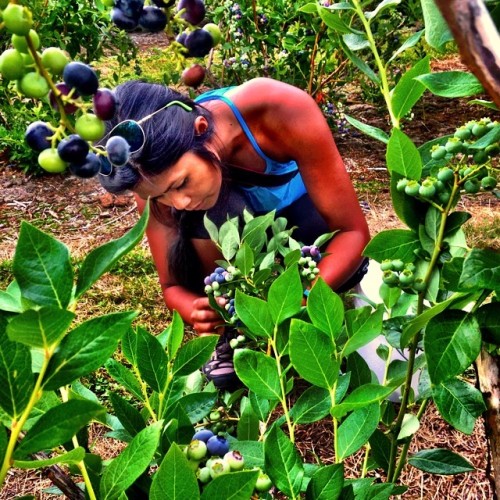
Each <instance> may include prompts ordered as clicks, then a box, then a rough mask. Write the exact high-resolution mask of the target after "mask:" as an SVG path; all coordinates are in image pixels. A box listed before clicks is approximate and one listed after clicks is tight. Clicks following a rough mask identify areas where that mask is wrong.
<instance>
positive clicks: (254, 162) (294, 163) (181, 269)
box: [99, 78, 369, 382]
mask: <svg viewBox="0 0 500 500" xmlns="http://www.w3.org/2000/svg"><path fill="white" fill-rule="evenodd" d="M116 97H117V99H118V102H119V103H120V106H119V109H118V113H117V117H116V118H115V123H114V124H111V125H115V124H116V123H117V122H121V121H123V120H128V119H132V120H136V121H137V120H140V119H142V122H141V126H142V129H143V130H144V136H145V141H144V145H143V146H142V147H141V148H140V150H139V151H137V152H136V153H135V154H133V155H132V157H131V159H130V161H129V164H127V165H126V166H124V167H121V168H114V169H113V171H112V172H111V175H109V176H104V175H100V176H99V177H100V180H101V183H102V184H103V186H104V187H105V188H106V189H107V190H108V191H111V192H120V191H124V190H127V189H130V190H132V191H133V192H134V194H135V198H136V200H137V205H138V208H139V210H140V211H142V210H143V209H144V206H145V204H146V200H147V199H148V198H149V199H150V200H151V202H152V216H151V219H150V222H149V226H148V228H147V238H148V242H149V245H150V248H151V252H152V255H153V259H154V262H155V264H156V268H157V270H158V275H159V279H160V283H161V286H162V290H163V296H164V299H165V303H166V305H167V307H168V308H169V309H171V310H173V309H175V310H177V311H178V312H179V313H180V315H181V316H182V318H183V319H184V320H185V321H186V322H187V323H189V324H191V325H192V326H193V327H194V329H195V330H196V331H197V332H198V333H200V334H205V333H213V332H214V331H215V329H216V327H217V326H218V325H219V324H220V323H221V318H220V316H219V315H218V314H217V312H216V311H214V310H213V309H212V308H211V307H210V305H209V302H208V298H207V297H206V296H205V295H204V294H203V291H202V287H203V277H204V276H206V275H207V274H210V273H211V272H212V271H213V269H214V267H215V266H214V261H215V260H217V259H220V258H221V255H220V254H219V252H218V251H217V249H216V247H215V245H214V244H213V243H212V242H211V240H210V239H208V235H207V234H206V232H205V230H204V228H203V215H204V214H205V213H207V215H208V217H209V218H210V219H211V220H212V221H214V222H215V223H217V224H220V223H222V222H224V221H225V220H226V219H227V215H228V214H230V215H231V216H234V215H238V214H241V213H242V211H243V208H244V207H247V209H249V210H250V211H252V212H253V213H255V214H259V213H263V212H268V211H271V210H273V209H276V210H277V213H278V214H279V215H281V216H283V217H285V218H286V219H287V220H288V222H289V224H290V226H297V227H298V229H297V230H296V231H295V232H294V238H295V239H297V240H299V241H302V242H304V243H310V242H312V241H313V240H314V239H315V238H316V237H317V236H319V235H320V234H323V233H325V232H329V231H338V232H337V233H336V235H335V237H334V238H333V239H332V240H331V241H330V243H329V244H328V245H327V246H326V248H325V249H324V251H325V252H327V253H328V254H329V255H328V256H326V257H324V258H323V259H322V260H321V262H320V264H319V268H320V274H321V276H322V278H323V279H324V280H325V281H326V282H327V283H328V284H329V285H330V286H331V287H332V288H333V289H334V290H337V291H339V290H345V289H349V288H351V287H352V286H354V285H355V284H357V283H358V282H359V281H360V279H361V277H362V276H363V274H364V272H366V263H365V261H364V260H363V258H362V256H361V253H362V251H363V249H364V247H365V246H366V244H367V243H368V241H369V232H368V227H367V223H366V220H365V218H364V216H363V213H362V211H361V208H360V205H359V203H358V200H357V198H356V195H355V192H354V189H353V186H352V183H351V181H350V179H349V176H348V174H347V172H346V170H345V167H344V164H343V162H342V159H341V157H340V154H339V152H338V150H337V147H336V145H335V141H334V139H333V137H332V134H331V131H330V129H329V126H328V124H327V122H326V120H325V118H324V116H323V114H322V113H321V111H320V109H319V108H318V106H317V104H316V103H315V102H314V100H313V99H312V98H311V97H310V96H309V95H308V94H307V93H305V92H303V91H302V90H300V89H298V88H295V87H293V86H291V85H288V84H285V83H282V82H278V81H275V80H272V79H269V78H256V79H253V80H250V81H248V82H246V83H244V84H242V85H240V86H238V87H230V88H227V89H218V90H216V91H211V92H208V93H206V94H202V95H201V96H199V97H198V98H196V99H195V101H192V100H190V99H188V98H186V97H184V96H182V95H181V94H179V93H177V92H175V91H173V90H171V89H169V88H167V87H164V86H161V85H153V84H148V83H144V82H138V81H133V82H128V83H125V84H123V85H121V86H119V87H118V88H117V89H116ZM168 103H170V105H169V106H166V105H167V104H168ZM224 360H225V358H224ZM211 367H212V368H214V367H215V368H217V363H215V364H212V365H211ZM226 368H229V369H230V366H229V365H227V366H226ZM209 375H210V374H209ZM211 375H212V377H211V378H214V377H213V375H214V372H213V373H212V374H211ZM214 381H215V382H217V381H216V380H214Z"/></svg>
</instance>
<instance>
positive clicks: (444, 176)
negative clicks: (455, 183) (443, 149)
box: [437, 167, 455, 182]
mask: <svg viewBox="0 0 500 500" xmlns="http://www.w3.org/2000/svg"><path fill="white" fill-rule="evenodd" d="M454 177H455V175H454V173H453V170H452V169H451V168H450V167H443V168H441V169H440V170H439V172H438V174H437V178H438V179H439V180H440V181H442V182H449V181H452V180H453V179H454Z"/></svg>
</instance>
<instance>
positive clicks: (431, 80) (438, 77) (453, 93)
mask: <svg viewBox="0 0 500 500" xmlns="http://www.w3.org/2000/svg"><path fill="white" fill-rule="evenodd" d="M417 80H418V81H419V82H421V83H423V84H424V85H425V87H426V88H427V89H429V90H430V91H431V92H432V93H433V94H434V95H437V96H440V97H449V98H452V97H468V96H472V95H476V94H481V93H482V92H484V88H483V86H482V85H481V82H480V81H479V80H478V79H477V78H476V77H475V76H474V75H473V74H472V73H464V72H463V71H442V72H440V73H430V74H428V75H420V76H418V77H417Z"/></svg>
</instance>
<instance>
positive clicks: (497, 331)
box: [476, 302, 500, 345]
mask: <svg viewBox="0 0 500 500" xmlns="http://www.w3.org/2000/svg"><path fill="white" fill-rule="evenodd" d="M499 310H500V304H499V303H498V302H490V303H489V304H484V305H483V306H481V307H480V308H479V309H478V310H477V312H476V319H477V322H478V323H479V327H480V328H481V333H482V334H483V340H484V341H485V342H490V343H492V344H496V345H500V314H499Z"/></svg>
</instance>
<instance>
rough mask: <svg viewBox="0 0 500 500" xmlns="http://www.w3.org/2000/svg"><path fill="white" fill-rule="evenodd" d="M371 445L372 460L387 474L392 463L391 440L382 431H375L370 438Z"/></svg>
mask: <svg viewBox="0 0 500 500" xmlns="http://www.w3.org/2000/svg"><path fill="white" fill-rule="evenodd" d="M369 443H370V448H371V450H370V452H371V456H372V458H373V459H374V460H375V462H377V465H378V466H379V467H381V468H382V469H383V470H384V471H385V472H386V473H387V471H388V470H389V463H390V461H391V452H390V450H391V441H390V439H389V438H388V437H387V436H386V435H385V434H384V433H383V432H382V431H381V430H380V429H375V432H374V433H373V434H372V435H371V436H370V439H369Z"/></svg>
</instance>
